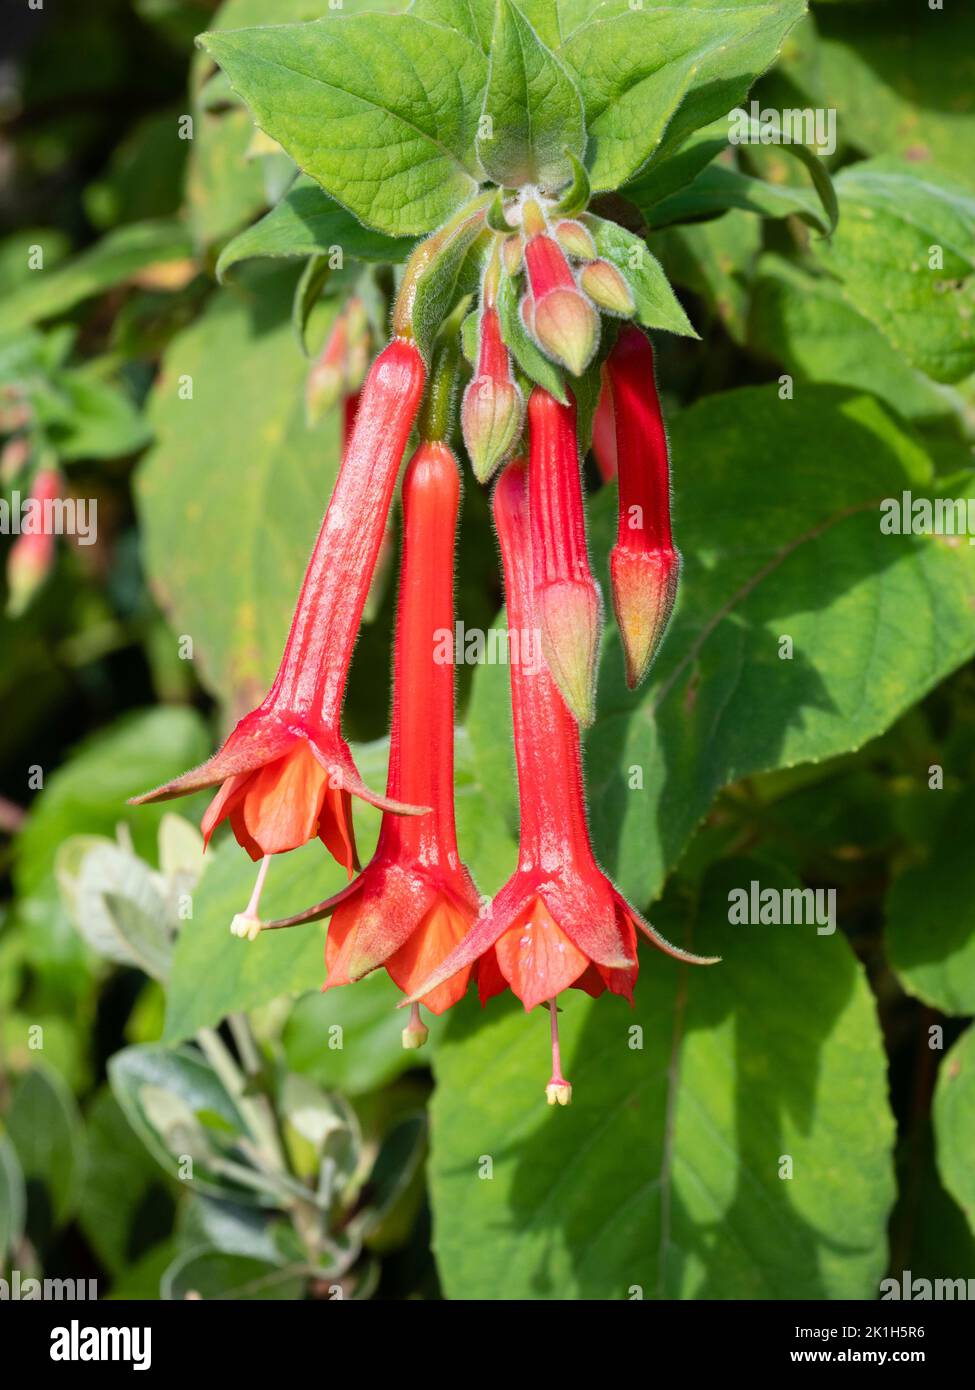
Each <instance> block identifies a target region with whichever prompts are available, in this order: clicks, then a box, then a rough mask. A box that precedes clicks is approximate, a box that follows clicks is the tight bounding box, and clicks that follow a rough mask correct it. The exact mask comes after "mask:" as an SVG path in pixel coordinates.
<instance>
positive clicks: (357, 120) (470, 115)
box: [200, 15, 485, 236]
mask: <svg viewBox="0 0 975 1390" xmlns="http://www.w3.org/2000/svg"><path fill="white" fill-rule="evenodd" d="M200 42H201V44H202V45H203V46H204V47H205V49H206V51H207V52H208V53H209V54H210V56H211V57H212V58H213V59H214V60H215V61H216V62H218V63H219V64H220V65H221V67H222V68H223V69H224V71H225V72H226V73H227V75H228V77H229V78H230V81H231V84H232V86H233V87H234V89H235V91H237V92H238V93H239V94H240V95H241V96H242V97H243V99H244V100H245V101H246V102H247V104H248V106H249V107H250V109H251V111H252V112H253V114H254V117H255V119H256V121H257V123H258V125H259V126H260V127H261V128H262V130H265V131H266V132H267V134H268V135H270V136H271V137H272V138H273V139H275V140H277V141H278V143H279V144H280V145H282V146H283V148H284V149H285V150H286V151H287V152H288V154H290V155H291V157H292V158H293V159H294V160H295V161H296V162H297V163H298V164H299V166H300V167H301V168H302V169H304V170H305V172H306V173H308V174H311V176H312V177H313V178H315V179H317V181H318V182H319V183H320V184H321V185H322V187H323V188H324V189H325V191H326V192H327V193H329V194H331V195H332V197H334V198H336V199H337V200H338V201H339V202H340V203H343V204H344V205H345V206H346V207H348V208H349V209H350V210H351V211H352V212H354V213H355V214H356V216H358V217H360V218H361V219H362V221H364V222H366V223H367V224H368V225H369V226H372V227H375V228H377V229H378V230H379V231H382V232H387V233H388V234H389V235H390V236H411V235H417V234H419V233H421V232H427V231H430V230H432V229H433V228H434V227H436V226H437V225H438V223H440V222H442V221H443V219H444V218H445V217H446V216H447V214H448V213H449V212H451V211H453V209H454V208H456V207H457V206H459V204H460V203H462V202H463V201H464V199H465V197H468V196H469V195H470V194H471V193H472V192H473V191H474V188H475V186H476V180H475V178H474V174H473V170H474V167H475V166H474V162H473V146H474V138H475V134H476V128H477V120H478V116H479V115H480V105H481V94H482V91H483V87H484V78H485V63H484V55H483V54H482V53H481V51H480V50H479V49H477V48H475V47H474V45H473V44H472V43H471V42H470V41H469V40H467V39H465V38H464V37H463V36H462V35H461V34H459V33H456V32H455V31H453V30H449V29H444V28H442V27H441V26H439V25H432V24H430V23H428V22H427V21H425V20H422V19H417V18H416V16H414V15H363V16H361V17H356V16H354V15H353V16H349V17H348V18H347V19H339V20H336V19H324V20H319V21H316V22H315V23H313V24H284V25H275V26H273V27H271V28H258V29H242V30H232V31H227V30H217V31H214V32H213V33H210V34H205V35H203V37H202V38H201V40H200ZM326 126H327V128H328V139H327V140H323V139H322V129H323V127H326Z"/></svg>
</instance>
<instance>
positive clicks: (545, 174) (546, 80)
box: [477, 0, 586, 192]
mask: <svg viewBox="0 0 975 1390" xmlns="http://www.w3.org/2000/svg"><path fill="white" fill-rule="evenodd" d="M483 122H484V124H482V130H481V132H480V133H479V135H478V141H477V153H478V157H479V158H480V161H481V166H482V168H483V169H484V171H485V173H486V174H487V175H488V177H489V178H490V179H492V180H493V181H494V182H495V183H496V184H499V185H501V186H504V187H508V188H518V187H521V186H522V185H523V184H536V185H538V186H540V187H541V188H543V189H545V191H546V192H554V191H556V190H557V189H559V188H561V187H562V185H563V184H565V183H567V182H568V181H569V179H570V178H571V176H572V165H571V161H570V159H569V158H568V156H569V155H574V156H575V157H576V158H577V159H582V157H583V155H584V154H585V152H586V127H585V122H584V120H583V114H582V101H581V99H580V97H579V93H578V91H577V90H576V86H575V83H574V82H573V80H572V78H571V77H570V76H569V74H568V73H567V72H566V70H565V68H564V67H563V66H562V64H561V63H560V62H559V61H558V60H557V59H556V58H555V57H554V56H553V54H552V53H551V52H550V51H549V49H547V48H546V47H545V45H544V44H543V43H542V42H541V41H540V39H539V37H538V35H537V34H536V33H535V31H534V29H533V28H532V27H531V25H530V24H529V23H528V21H527V20H526V19H525V17H524V15H523V14H522V13H521V11H520V10H518V9H517V7H516V6H515V5H514V4H513V3H512V0H498V6H497V18H496V19H495V25H494V38H493V41H492V44H491V66H490V72H489V75H488V85H487V92H486V93H485V96H484V117H483ZM487 122H490V126H489V128H488V129H487V132H486V133H485V130H484V126H485V125H486V123H487Z"/></svg>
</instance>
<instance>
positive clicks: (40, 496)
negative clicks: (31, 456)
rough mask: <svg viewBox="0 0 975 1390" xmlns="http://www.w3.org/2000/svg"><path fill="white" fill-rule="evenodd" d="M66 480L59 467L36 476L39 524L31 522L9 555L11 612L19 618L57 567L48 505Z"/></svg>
mask: <svg viewBox="0 0 975 1390" xmlns="http://www.w3.org/2000/svg"><path fill="white" fill-rule="evenodd" d="M63 484H64V479H63V478H62V477H61V474H60V473H59V472H58V470H57V469H56V468H41V469H39V470H38V472H37V475H36V477H35V478H34V485H33V487H32V488H31V493H30V501H31V502H32V503H33V504H34V506H33V507H32V509H31V510H32V511H34V512H36V513H37V515H38V518H39V520H38V523H37V525H36V526H35V525H33V524H31V527H30V529H29V530H28V529H26V527H25V530H24V532H23V534H22V535H19V536H18V537H17V539H16V540H15V541H14V543H13V545H12V546H11V547H10V551H9V553H8V555H7V590H8V598H7V611H8V613H9V614H10V616H11V617H14V618H16V617H18V616H19V615H20V614H21V613H23V611H24V609H25V608H27V606H28V605H29V603H30V601H31V599H32V598H33V597H34V595H35V594H36V593H37V591H38V589H39V588H40V587H41V585H42V584H43V583H44V581H45V579H46V578H47V576H48V575H49V574H50V572H51V570H52V568H53V566H54V531H53V529H52V528H51V527H49V526H45V524H44V521H43V514H44V511H45V507H46V504H47V503H49V502H53V501H54V500H55V498H57V497H58V496H59V495H60V491H61V488H62V486H63Z"/></svg>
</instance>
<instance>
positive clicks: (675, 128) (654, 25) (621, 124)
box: [559, 0, 805, 190]
mask: <svg viewBox="0 0 975 1390" xmlns="http://www.w3.org/2000/svg"><path fill="white" fill-rule="evenodd" d="M804 8H805V5H804V0H766V3H759V4H751V3H745V4H740V5H738V6H736V7H735V8H733V9H732V8H728V7H725V6H721V5H718V4H711V3H707V0H691V2H690V3H684V4H678V5H673V6H667V5H656V4H643V5H640V6H636V7H631V6H630V5H629V3H628V0H606V3H604V4H602V5H600V6H599V7H598V9H596V10H595V11H594V13H593V18H592V20H591V22H590V23H588V24H584V25H582V26H581V27H577V28H576V29H575V30H574V32H572V34H571V36H570V37H569V38H568V40H567V42H566V43H565V44H564V46H563V47H562V48H561V49H560V50H559V54H560V56H561V57H562V58H563V59H564V61H565V63H566V65H567V66H568V67H569V69H570V70H571V71H572V72H573V73H574V74H575V76H576V80H577V82H578V84H579V87H580V90H581V92H582V96H583V102H584V105H585V112H586V125H587V129H588V131H589V136H590V140H591V150H590V156H589V158H590V161H591V175H592V185H593V188H594V189H595V190H599V189H607V188H616V187H618V185H619V184H621V183H625V182H626V181H627V180H628V179H631V178H633V177H634V176H635V175H636V174H637V173H638V171H639V170H640V169H641V168H642V167H643V166H644V165H645V164H646V163H647V162H648V161H649V160H650V159H661V158H664V157H666V156H667V155H669V154H672V153H673V152H674V151H675V150H677V149H679V147H680V146H681V144H683V142H684V141H685V140H686V139H687V138H688V136H689V135H691V134H692V133H693V132H694V131H695V130H697V129H699V128H700V127H701V126H705V125H709V124H710V123H711V122H712V121H714V120H716V119H718V118H719V117H721V116H723V115H725V114H726V113H727V112H728V111H730V110H731V109H732V107H734V106H736V105H737V104H738V103H739V102H740V101H742V100H743V98H744V97H745V95H746V93H747V92H748V89H749V87H750V86H751V84H752V82H753V81H754V80H755V78H756V77H757V76H758V75H759V73H761V72H763V71H764V70H765V68H767V67H768V66H769V64H770V63H771V62H772V60H773V59H774V57H775V55H776V53H777V52H778V49H779V45H780V44H781V42H782V39H783V37H784V36H785V34H786V33H787V32H788V30H789V28H790V27H791V26H792V25H793V24H794V23H795V21H796V19H798V17H799V16H800V15H801V14H802V12H803V10H804Z"/></svg>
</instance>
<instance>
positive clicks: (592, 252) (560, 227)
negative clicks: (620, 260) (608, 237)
mask: <svg viewBox="0 0 975 1390" xmlns="http://www.w3.org/2000/svg"><path fill="white" fill-rule="evenodd" d="M555 240H556V241H557V242H558V243H559V245H560V246H561V247H562V250H563V251H564V252H565V254H566V255H567V256H573V257H575V259H576V260H577V261H592V260H595V258H596V243H595V242H594V241H593V239H592V237H591V236H590V234H589V232H588V231H587V230H586V228H585V227H584V226H583V225H582V223H581V222H574V221H573V220H572V219H571V218H570V217H566V218H563V220H562V221H561V222H558V223H556V227H555Z"/></svg>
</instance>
